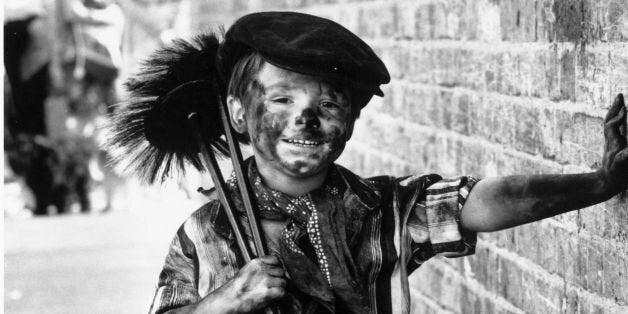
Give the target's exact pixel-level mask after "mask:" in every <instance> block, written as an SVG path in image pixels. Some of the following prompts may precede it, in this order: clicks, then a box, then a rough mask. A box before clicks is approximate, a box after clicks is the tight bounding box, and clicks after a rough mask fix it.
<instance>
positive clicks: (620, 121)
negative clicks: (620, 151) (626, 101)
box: [604, 108, 626, 143]
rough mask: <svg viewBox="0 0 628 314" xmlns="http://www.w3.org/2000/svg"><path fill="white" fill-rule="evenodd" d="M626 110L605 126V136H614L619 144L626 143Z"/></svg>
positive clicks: (620, 111) (623, 109)
mask: <svg viewBox="0 0 628 314" xmlns="http://www.w3.org/2000/svg"><path fill="white" fill-rule="evenodd" d="M625 122H626V108H621V109H620V110H619V113H618V114H617V115H616V116H615V117H613V118H612V119H610V120H609V121H607V122H606V123H605V125H604V134H605V135H606V136H612V137H613V138H614V139H616V140H618V141H619V143H624V142H625V141H626V138H625V135H626V123H625Z"/></svg>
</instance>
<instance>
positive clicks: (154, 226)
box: [3, 188, 202, 314]
mask: <svg viewBox="0 0 628 314" xmlns="http://www.w3.org/2000/svg"><path fill="white" fill-rule="evenodd" d="M201 203H202V200H201V199H199V198H193V199H189V198H188V197H187V196H186V195H185V193H182V192H181V191H179V190H177V189H176V188H153V189H151V190H141V191H140V192H137V191H135V192H133V196H132V197H131V198H129V199H128V200H127V202H126V203H125V205H126V206H125V207H126V209H121V210H115V209H114V210H112V211H110V212H107V213H103V212H94V213H90V214H80V213H74V214H69V215H59V216H50V217H41V218H40V217H32V216H29V215H16V214H11V215H9V216H7V213H6V212H5V221H4V239H5V240H4V241H5V242H4V248H5V251H4V310H5V313H64V314H68V313H81V314H83V313H146V312H147V311H148V309H149V307H150V303H151V300H152V297H153V293H154V289H155V285H156V282H157V278H158V275H159V271H160V270H161V266H162V263H163V260H164V257H165V254H166V252H167V249H168V245H169V243H170V241H171V240H172V237H173V235H174V233H175V231H176V229H177V228H178V227H179V226H180V225H181V223H182V222H183V221H184V220H185V218H186V217H187V216H188V215H189V214H190V213H191V212H192V211H193V210H194V209H196V208H198V206H199V205H200V204H201ZM4 206H8V205H6V204H5V205H3V207H4Z"/></svg>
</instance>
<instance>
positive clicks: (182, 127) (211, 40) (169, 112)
mask: <svg viewBox="0 0 628 314" xmlns="http://www.w3.org/2000/svg"><path fill="white" fill-rule="evenodd" d="M218 44H219V42H218V38H217V37H216V36H215V35H213V34H206V35H201V36H199V37H197V38H196V39H195V40H194V41H193V42H192V43H190V42H186V41H183V40H177V41H174V42H173V44H172V46H170V47H166V48H163V49H161V50H159V51H157V52H156V53H154V54H153V55H152V56H151V57H150V58H149V59H148V60H147V61H145V62H144V63H143V67H142V69H141V71H140V73H139V74H137V75H136V76H135V77H133V78H131V79H129V81H128V82H127V83H126V86H127V88H128V90H129V92H130V95H131V97H130V99H129V100H128V101H126V102H125V103H123V104H121V105H120V106H119V110H118V111H117V113H116V114H115V115H114V118H113V125H112V127H111V133H110V134H111V135H110V138H109V140H108V144H107V145H108V146H109V149H110V150H111V151H112V152H113V153H114V162H117V163H122V164H126V169H127V171H130V172H131V173H133V174H135V175H137V176H138V177H139V178H141V179H142V180H144V181H146V182H148V183H154V182H157V181H159V182H163V181H165V180H166V178H168V177H169V176H171V174H173V173H175V172H179V173H184V172H185V167H186V164H188V163H189V164H191V165H192V166H194V167H195V168H196V169H197V170H199V171H202V170H205V169H204V166H203V163H202V162H201V160H200V158H199V156H198V153H199V151H200V143H199V142H200V140H203V141H204V143H205V145H206V146H207V149H212V150H213V151H214V152H215V154H217V155H219V156H220V155H223V154H224V153H225V152H226V151H227V150H226V149H225V147H226V145H225V142H224V140H222V139H221V136H222V135H223V134H224V130H223V128H222V123H221V120H220V113H219V111H218V104H219V102H220V101H221V98H220V95H221V91H220V90H219V87H218V86H219V84H218V82H217V80H218V73H217V71H216V65H215V60H216V51H217V49H218ZM192 113H195V115H194V116H195V119H196V121H195V123H191V121H190V120H189V116H190V115H191V114H192Z"/></svg>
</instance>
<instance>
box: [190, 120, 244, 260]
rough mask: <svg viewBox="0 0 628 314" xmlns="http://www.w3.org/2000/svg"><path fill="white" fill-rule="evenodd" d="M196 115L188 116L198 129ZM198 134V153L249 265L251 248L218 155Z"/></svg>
mask: <svg viewBox="0 0 628 314" xmlns="http://www.w3.org/2000/svg"><path fill="white" fill-rule="evenodd" d="M194 117H195V114H190V115H189V116H188V121H190V123H191V124H192V125H193V126H194V127H196V128H197V129H198V123H197V121H196V119H195V118H194ZM195 134H198V138H197V140H198V143H199V146H200V152H199V153H198V156H199V158H200V159H201V160H202V161H203V162H204V164H205V165H206V167H207V169H208V170H209V174H210V176H211V178H212V181H214V187H215V188H216V191H217V192H218V199H219V200H220V203H221V204H222V208H223V209H224V211H225V213H226V214H227V219H228V220H229V225H231V230H233V234H234V235H235V238H236V243H237V244H238V248H239V249H240V254H241V255H242V258H243V259H244V262H245V263H248V262H250V261H251V259H252V254H251V251H250V249H249V246H248V245H247V244H246V241H245V240H244V236H243V234H244V233H243V232H242V229H241V228H240V224H239V223H238V220H237V218H236V214H235V213H236V211H235V206H234V205H233V203H232V202H231V199H230V198H229V197H228V196H227V188H226V184H225V180H224V178H223V176H222V173H221V172H220V167H219V166H218V161H216V155H215V154H214V152H213V151H212V150H211V149H208V145H207V144H206V143H205V141H204V140H203V139H201V138H200V134H201V133H200V132H195Z"/></svg>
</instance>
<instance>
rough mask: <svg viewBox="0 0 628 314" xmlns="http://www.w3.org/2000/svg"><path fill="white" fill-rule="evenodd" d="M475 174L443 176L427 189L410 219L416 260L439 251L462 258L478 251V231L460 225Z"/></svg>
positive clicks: (409, 227)
mask: <svg viewBox="0 0 628 314" xmlns="http://www.w3.org/2000/svg"><path fill="white" fill-rule="evenodd" d="M477 182H478V180H477V179H475V178H473V177H458V178H453V179H443V180H441V181H438V182H436V183H434V184H432V185H431V186H430V187H428V188H427V190H426V191H425V199H423V200H421V201H419V202H418V203H417V204H416V206H415V213H414V215H413V216H411V217H410V219H409V221H408V230H409V232H410V235H411V237H412V240H413V241H412V242H413V243H412V245H411V247H412V252H413V257H414V259H415V262H417V263H419V264H420V263H422V262H424V261H426V260H428V259H429V258H431V257H432V256H434V255H436V254H441V255H444V256H447V257H460V256H465V255H469V254H473V253H474V252H475V244H476V240H477V234H476V233H475V232H470V231H467V230H464V229H462V228H460V224H459V221H460V212H461V210H462V207H463V206H464V203H465V201H466V200H467V197H468V196H469V193H470V191H471V189H472V188H473V186H474V185H475V184H476V183H477Z"/></svg>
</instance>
